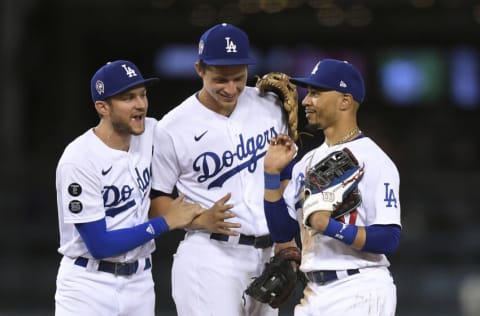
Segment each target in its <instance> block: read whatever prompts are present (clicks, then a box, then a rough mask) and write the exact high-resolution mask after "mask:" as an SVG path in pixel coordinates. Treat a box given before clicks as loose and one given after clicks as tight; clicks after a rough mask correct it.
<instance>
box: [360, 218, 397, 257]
mask: <svg viewBox="0 0 480 316" xmlns="http://www.w3.org/2000/svg"><path fill="white" fill-rule="evenodd" d="M365 232H366V240H365V245H364V246H363V248H362V251H367V252H373V253H383V254H386V255H390V254H392V253H393V252H395V250H397V247H398V244H399V243H400V227H399V226H398V225H372V226H366V227H365Z"/></svg>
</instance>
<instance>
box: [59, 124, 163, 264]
mask: <svg viewBox="0 0 480 316" xmlns="http://www.w3.org/2000/svg"><path fill="white" fill-rule="evenodd" d="M156 122H157V121H156V120H155V119H153V118H146V121H145V132H144V133H143V134H142V135H139V136H132V138H131V144H130V149H129V150H128V152H126V151H121V150H116V149H112V148H110V147H108V146H107V145H106V144H105V143H104V142H103V141H102V140H100V138H98V137H97V136H96V135H95V134H94V132H93V129H90V130H88V131H87V132H85V133H84V134H83V135H81V136H79V137H78V138H77V139H75V140H74V141H73V142H72V143H70V144H69V145H68V146H67V147H66V149H65V151H64V153H63V155H62V157H61V158H60V161H59V163H58V166H57V173H56V187H57V206H58V216H59V227H60V248H59V249H58V251H59V252H60V253H61V254H63V255H65V256H68V257H71V258H76V257H80V256H82V257H85V258H92V256H91V255H90V254H89V252H88V250H87V247H86V246H85V244H84V242H83V240H82V238H81V237H80V234H79V233H78V231H77V229H76V228H75V224H76V223H85V222H92V221H96V220H99V219H101V218H104V217H105V218H106V223H107V230H114V229H121V228H130V227H133V226H136V225H139V224H142V223H144V222H145V221H147V220H148V210H149V207H150V199H149V192H150V188H151V157H152V148H153V147H152V146H153V130H154V127H155V124H156ZM154 249H155V242H154V241H153V240H152V241H150V242H148V243H146V244H144V245H142V246H140V247H137V248H135V249H133V250H131V251H129V252H127V253H124V254H121V255H119V256H117V257H113V258H106V259H105V260H108V261H113V262H126V261H133V260H136V259H138V258H145V257H148V256H149V255H150V254H151V252H152V251H153V250H154Z"/></svg>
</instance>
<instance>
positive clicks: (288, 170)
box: [280, 159, 296, 181]
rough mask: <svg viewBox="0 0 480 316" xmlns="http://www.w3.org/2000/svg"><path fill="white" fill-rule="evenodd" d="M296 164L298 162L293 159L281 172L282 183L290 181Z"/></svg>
mask: <svg viewBox="0 0 480 316" xmlns="http://www.w3.org/2000/svg"><path fill="white" fill-rule="evenodd" d="M295 163H296V161H295V159H293V160H292V161H290V163H289V164H288V165H287V166H286V167H285V168H283V170H282V172H280V181H283V180H290V179H291V178H292V169H293V166H294V165H295Z"/></svg>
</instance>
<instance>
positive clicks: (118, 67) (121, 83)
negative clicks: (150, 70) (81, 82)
mask: <svg viewBox="0 0 480 316" xmlns="http://www.w3.org/2000/svg"><path fill="white" fill-rule="evenodd" d="M158 80H159V79H158V78H149V79H144V78H143V76H142V73H141V72H140V70H139V69H138V67H137V66H136V65H135V64H134V63H132V62H131V61H128V60H116V61H112V62H108V63H106V64H105V65H104V66H102V67H101V68H100V69H98V70H97V72H96V73H95V74H94V75H93V77H92V80H91V82H90V88H91V92H92V99H93V102H94V103H95V102H96V101H103V100H106V99H108V98H109V97H112V96H114V95H116V94H119V93H121V92H124V91H126V90H128V89H130V88H133V87H135V86H138V85H142V84H143V85H148V84H151V83H153V82H156V81H158Z"/></svg>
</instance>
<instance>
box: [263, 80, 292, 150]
mask: <svg viewBox="0 0 480 316" xmlns="http://www.w3.org/2000/svg"><path fill="white" fill-rule="evenodd" d="M289 79H290V77H289V76H288V75H286V74H284V73H281V72H269V73H267V74H266V75H264V76H263V77H259V76H257V83H256V84H255V86H256V87H257V88H258V90H260V93H261V94H265V92H267V91H272V92H274V93H275V94H277V95H278V97H279V98H280V100H281V101H282V102H283V109H284V110H285V112H286V113H287V115H288V126H289V134H290V137H291V138H292V139H293V140H294V141H296V140H297V139H298V131H297V128H298V93H297V87H296V86H295V85H294V84H293V83H291V82H290V81H289Z"/></svg>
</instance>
